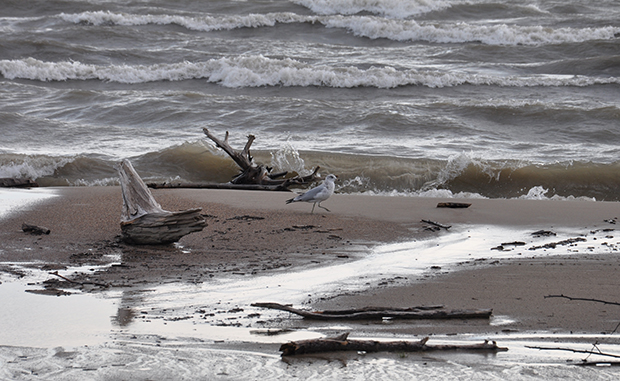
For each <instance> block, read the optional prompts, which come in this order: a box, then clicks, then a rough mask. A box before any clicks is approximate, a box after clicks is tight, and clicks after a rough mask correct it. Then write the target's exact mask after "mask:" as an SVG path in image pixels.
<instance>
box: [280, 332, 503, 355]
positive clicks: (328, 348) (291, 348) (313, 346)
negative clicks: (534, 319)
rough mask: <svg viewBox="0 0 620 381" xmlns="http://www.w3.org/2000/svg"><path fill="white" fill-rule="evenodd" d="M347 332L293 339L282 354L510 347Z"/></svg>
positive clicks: (486, 343) (490, 349) (499, 348)
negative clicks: (356, 337) (369, 336)
mask: <svg viewBox="0 0 620 381" xmlns="http://www.w3.org/2000/svg"><path fill="white" fill-rule="evenodd" d="M348 337H349V334H348V333H345V334H343V335H340V336H338V337H333V338H325V339H312V340H301V341H292V342H289V343H286V344H282V345H281V346H280V351H281V352H282V356H294V355H302V354H309V353H324V352H339V351H363V352H422V351H457V350H459V351H482V352H500V351H507V350H508V348H502V347H498V346H497V343H496V342H495V341H493V342H489V341H487V340H485V341H484V343H479V344H461V345H458V344H444V345H429V344H427V342H428V337H425V338H423V339H422V340H418V341H376V340H350V339H349V338H348Z"/></svg>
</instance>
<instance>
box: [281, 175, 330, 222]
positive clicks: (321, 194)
mask: <svg viewBox="0 0 620 381" xmlns="http://www.w3.org/2000/svg"><path fill="white" fill-rule="evenodd" d="M337 179H338V177H336V175H327V177H326V178H325V181H323V183H322V184H321V185H319V186H318V187H315V188H312V189H310V190H309V191H307V192H306V193H302V194H300V195H299V196H297V197H295V198H291V199H290V200H286V203H287V204H290V203H291V202H300V201H303V202H312V203H313V204H312V212H310V213H314V207H315V206H316V204H319V208H323V209H325V210H327V211H328V212H329V211H330V210H329V209H327V208H326V207H324V206H321V201H325V200H327V199H328V198H329V196H331V195H332V194H334V187H335V185H334V181H336V180H337Z"/></svg>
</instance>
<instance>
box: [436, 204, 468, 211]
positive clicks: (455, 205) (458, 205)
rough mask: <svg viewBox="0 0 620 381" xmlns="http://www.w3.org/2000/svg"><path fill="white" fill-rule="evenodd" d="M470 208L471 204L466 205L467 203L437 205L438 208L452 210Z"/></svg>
mask: <svg viewBox="0 0 620 381" xmlns="http://www.w3.org/2000/svg"><path fill="white" fill-rule="evenodd" d="M470 206H471V204H470V203H466V202H440V203H438V204H437V207H438V208H452V209H460V208H469V207H470Z"/></svg>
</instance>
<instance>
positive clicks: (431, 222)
mask: <svg viewBox="0 0 620 381" xmlns="http://www.w3.org/2000/svg"><path fill="white" fill-rule="evenodd" d="M422 222H426V223H427V224H431V225H434V226H437V227H438V228H442V229H446V230H448V229H450V228H451V227H452V226H450V225H442V224H440V223H439V222H435V221H431V220H422Z"/></svg>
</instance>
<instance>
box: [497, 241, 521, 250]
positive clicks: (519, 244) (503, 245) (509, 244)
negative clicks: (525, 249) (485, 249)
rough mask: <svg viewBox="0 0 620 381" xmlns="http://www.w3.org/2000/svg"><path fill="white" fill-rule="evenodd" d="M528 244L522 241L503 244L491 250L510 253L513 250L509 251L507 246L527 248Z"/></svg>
mask: <svg viewBox="0 0 620 381" xmlns="http://www.w3.org/2000/svg"><path fill="white" fill-rule="evenodd" d="M525 245H526V243H525V242H522V241H513V242H503V243H502V244H501V245H499V246H496V247H492V248H491V250H499V251H510V250H513V249H507V248H506V246H525Z"/></svg>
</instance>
